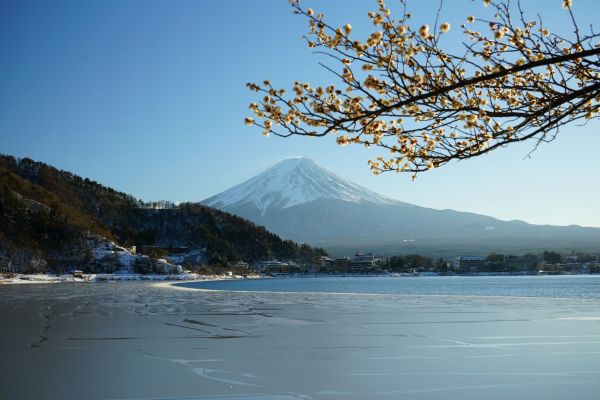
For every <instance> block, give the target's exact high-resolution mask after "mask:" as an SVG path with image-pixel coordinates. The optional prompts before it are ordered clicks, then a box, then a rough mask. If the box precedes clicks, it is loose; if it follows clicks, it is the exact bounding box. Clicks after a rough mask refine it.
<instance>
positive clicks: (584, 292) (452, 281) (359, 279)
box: [179, 275, 600, 299]
mask: <svg viewBox="0 0 600 400" xmlns="http://www.w3.org/2000/svg"><path fill="white" fill-rule="evenodd" d="M179 286H183V287H189V288H196V289H212V290H235V291H251V292H256V291H264V292H323V293H373V294H418V295H459V296H511V297H568V298H586V299H600V275H555V276H429V277H427V276H419V277H390V276H384V277H377V276H347V277H330V276H326V277H314V278H313V277H311V278H303V277H297V278H276V279H244V280H224V281H212V282H186V283H182V284H180V285H179Z"/></svg>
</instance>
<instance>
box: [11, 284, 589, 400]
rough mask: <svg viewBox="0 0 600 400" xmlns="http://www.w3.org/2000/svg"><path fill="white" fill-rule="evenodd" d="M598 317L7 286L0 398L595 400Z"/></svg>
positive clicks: (415, 302)
mask: <svg viewBox="0 0 600 400" xmlns="http://www.w3.org/2000/svg"><path fill="white" fill-rule="evenodd" d="M599 305H600V302H599V301H597V300H583V299H538V298H531V299H525V298H514V299H511V298H493V297H488V298H482V297H459V296H394V295H380V296H374V295H370V296H369V295H325V294H311V293H296V294H295V293H285V294H277V293H271V294H269V293H223V292H203V291H193V290H173V289H170V288H166V287H155V286H152V284H151V283H142V282H120V283H107V284H91V285H89V284H88V285H86V284H63V285H25V286H23V285H22V286H10V287H9V286H4V287H1V288H0V317H1V318H0V321H1V322H0V324H1V325H0V339H1V340H0V376H2V377H3V378H2V380H1V381H0V398H10V399H13V398H56V399H82V398H85V399H180V400H181V399H217V398H218V399H236V400H239V399H253V400H254V399H256V400H258V399H261V400H263V399H267V400H280V399H281V400H288V399H398V398H402V399H482V398H485V399H486V400H495V399H507V398H510V399H511V400H518V399H538V398H539V399H542V398H543V399H597V394H598V393H600V340H598V339H599V337H600V322H599V321H598V320H597V319H591V318H589V317H591V316H596V315H598V313H597V310H598V309H599V308H598V306H599ZM32 381H33V382H36V384H35V385H32V384H31V382H32Z"/></svg>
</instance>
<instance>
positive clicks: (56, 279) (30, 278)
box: [0, 273, 258, 285]
mask: <svg viewBox="0 0 600 400" xmlns="http://www.w3.org/2000/svg"><path fill="white" fill-rule="evenodd" d="M251 277H252V278H256V277H258V276H251ZM220 279H244V277H243V276H241V275H227V274H224V275H201V274H194V273H183V274H169V275H158V274H151V275H143V274H133V273H132V274H129V273H128V274H124V273H116V274H83V276H82V278H75V277H74V276H73V275H72V274H62V275H55V274H15V275H10V276H9V275H0V285H1V284H27V283H65V282H71V283H74V282H106V281H194V280H220Z"/></svg>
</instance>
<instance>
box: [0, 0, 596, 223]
mask: <svg viewBox="0 0 600 400" xmlns="http://www.w3.org/2000/svg"><path fill="white" fill-rule="evenodd" d="M392 3H394V4H395V3H397V1H393V2H390V4H392ZM304 4H305V5H306V6H310V7H312V8H314V9H315V10H317V11H324V12H325V13H326V15H327V16H328V17H329V18H331V19H332V20H333V21H334V22H335V23H336V24H339V25H340V26H341V25H342V24H344V23H346V22H350V23H352V25H353V27H354V31H355V32H356V33H357V34H360V33H361V32H366V31H367V30H368V29H369V28H371V25H370V22H369V21H368V19H367V17H366V13H367V11H369V10H371V9H375V8H376V2H375V1H368V0H354V1H349V0H330V1H325V0H321V1H317V0H314V1H313V0H305V1H304ZM522 4H523V7H524V9H525V10H526V12H527V13H528V14H529V15H531V16H532V17H535V16H536V15H537V14H538V13H539V14H540V15H541V16H542V17H543V19H544V21H545V23H546V24H547V25H548V26H549V27H550V28H553V29H554V30H561V29H562V30H564V29H567V28H568V27H569V20H568V18H567V14H566V12H565V11H564V10H563V9H562V8H561V6H560V5H561V0H538V1H534V0H523V1H522ZM437 5H438V2H437V1H425V0H409V8H410V10H411V11H413V14H414V22H415V23H416V24H422V23H429V24H433V19H434V15H433V14H434V11H435V9H436V8H437ZM573 9H574V12H575V14H576V16H577V18H578V20H579V23H580V25H581V26H582V27H586V26H589V24H591V23H595V24H596V26H595V28H596V30H600V26H597V25H598V18H597V17H598V15H600V2H599V1H597V0H574V5H573ZM484 10H486V9H484V8H483V7H482V5H481V2H480V1H475V2H472V1H470V0H446V2H445V6H444V11H443V15H444V19H445V20H447V21H449V22H450V23H452V25H453V26H455V27H458V25H460V23H461V22H462V21H464V19H465V18H466V17H467V15H470V14H475V15H477V14H478V13H484ZM304 33H306V22H305V20H304V19H303V18H301V17H298V16H295V15H293V14H292V13H291V8H290V6H289V5H288V1H287V0H269V1H267V0H256V1H245V0H237V1H208V0H207V1H200V0H197V1H183V0H180V1H166V0H165V1H152V0H137V1H132V0H102V1H80V0H74V1H64V0H53V1H47V0H40V1H32V0H12V1H11V0H0V72H1V73H0V152H1V153H7V154H11V155H14V156H18V157H31V158H33V159H35V160H39V161H44V162H47V163H49V164H52V165H55V166H57V167H59V168H62V169H65V170H69V171H72V172H75V173H77V174H79V175H82V176H84V177H89V178H91V179H94V180H97V181H99V182H101V183H103V184H106V185H109V186H112V187H114V188H116V189H118V190H122V191H125V192H128V193H131V194H133V195H134V196H136V197H139V198H142V199H144V200H158V199H166V200H174V201H199V200H202V199H204V198H206V197H209V196H211V195H213V194H216V193H218V192H220V191H222V190H225V189H227V188H229V187H230V186H232V185H234V184H237V183H239V182H241V181H243V180H245V179H247V178H250V177H251V176H253V175H254V174H256V173H258V172H260V171H262V170H264V169H266V168H267V167H269V166H270V165H272V164H274V163H275V162H277V161H279V160H281V159H283V158H288V157H291V156H300V155H304V156H307V157H310V158H312V159H314V160H315V161H317V162H318V163H319V164H321V165H323V166H324V167H326V168H328V169H330V170H332V171H334V172H336V173H337V174H338V175H341V176H343V177H345V178H348V179H351V180H353V181H355V182H357V183H359V184H362V185H364V186H366V187H368V188H370V189H372V190H375V191H377V192H380V193H382V194H385V195H387V196H390V197H394V198H397V199H399V200H402V201H406V202H411V203H415V204H418V205H422V206H428V207H433V208H438V209H443V208H452V209H456V210H461V211H472V212H477V213H481V214H487V215H491V216H494V217H497V218H500V219H505V220H510V219H521V220H524V221H527V222H532V223H540V224H544V223H547V224H557V225H568V224H579V225H586V226H599V227H600V210H599V208H600V207H599V206H600V184H599V181H600V179H599V178H598V175H599V172H600V157H599V156H598V153H599V150H600V123H598V122H597V121H594V122H593V123H589V124H588V125H586V126H572V127H569V128H567V129H563V130H562V131H561V134H560V136H559V137H558V139H556V140H555V141H554V142H552V143H550V144H547V145H543V146H541V147H540V148H539V149H538V150H537V151H536V152H535V153H534V154H533V156H532V157H531V158H529V159H524V158H525V156H526V155H527V154H528V153H529V151H530V150H531V148H532V146H533V144H522V145H518V146H514V147H512V148H507V149H502V150H499V151H496V152H494V153H493V154H490V155H487V156H484V157H480V158H478V159H473V160H468V161H463V162H460V163H454V164H452V165H449V166H446V167H444V168H441V169H438V170H435V171H433V172H429V173H425V174H422V175H420V176H419V178H418V179H417V180H416V181H415V182H411V180H410V177H409V176H408V175H398V174H393V175H392V174H390V175H386V174H384V175H382V176H379V177H376V176H374V175H372V174H371V173H370V172H369V170H368V167H367V164H366V161H367V159H368V158H369V157H374V156H376V155H377V152H376V150H373V149H371V150H368V151H367V150H365V149H363V148H361V147H353V146H348V147H343V148H340V147H338V146H336V145H335V144H334V140H333V138H326V139H305V138H293V139H279V138H274V137H271V138H268V139H265V138H263V137H262V136H261V134H260V131H259V130H258V129H256V128H248V127H246V126H244V125H243V118H244V117H245V116H248V115H249V113H248V110H247V105H248V103H249V102H251V101H254V100H255V97H254V96H253V94H252V93H250V92H248V91H247V89H246V88H245V84H246V82H248V81H262V80H263V79H265V78H269V79H271V81H273V83H274V84H275V85H276V86H285V87H289V86H290V85H291V83H292V82H293V81H294V80H296V79H298V80H302V81H310V82H315V83H325V82H327V80H328V77H329V76H328V73H327V72H326V71H325V70H323V69H322V68H321V67H319V65H318V62H319V61H324V60H323V59H322V58H319V57H318V56H316V55H314V54H312V53H311V51H310V49H308V48H307V47H306V45H305V44H304V42H303V41H302V40H301V39H300V37H301V36H302V35H303V34H304ZM449 45H450V46H454V45H456V44H453V43H450V44H449Z"/></svg>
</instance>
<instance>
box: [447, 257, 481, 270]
mask: <svg viewBox="0 0 600 400" xmlns="http://www.w3.org/2000/svg"><path fill="white" fill-rule="evenodd" d="M457 261H458V262H457V263H455V264H454V265H455V267H456V266H458V268H457V269H458V271H460V272H463V273H474V272H479V269H480V268H482V267H483V266H484V265H485V262H484V260H483V258H482V257H479V256H462V257H458V259H457Z"/></svg>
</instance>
